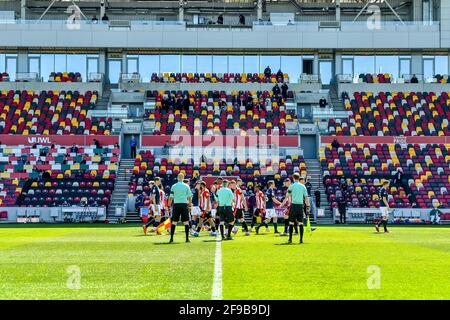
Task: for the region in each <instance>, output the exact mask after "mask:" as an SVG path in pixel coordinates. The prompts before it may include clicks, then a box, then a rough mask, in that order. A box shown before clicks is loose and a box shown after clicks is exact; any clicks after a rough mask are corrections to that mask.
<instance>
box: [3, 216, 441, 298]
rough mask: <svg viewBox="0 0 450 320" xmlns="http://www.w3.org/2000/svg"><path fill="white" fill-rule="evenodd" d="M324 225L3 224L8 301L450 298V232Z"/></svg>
mask: <svg viewBox="0 0 450 320" xmlns="http://www.w3.org/2000/svg"><path fill="white" fill-rule="evenodd" d="M374 231H375V230H374V228H373V227H372V226H344V227H342V226H319V228H318V229H317V230H316V231H314V232H313V234H312V235H310V234H309V233H307V232H305V243H304V244H301V245H300V244H297V242H298V237H296V238H295V239H294V242H295V244H293V245H285V244H284V243H285V242H286V240H287V238H286V237H279V236H275V235H273V234H272V233H265V232H264V231H262V232H261V234H260V235H256V234H254V233H252V234H251V236H249V237H245V236H244V235H243V234H242V233H241V232H239V233H238V234H237V235H236V236H235V240H234V241H225V242H218V241H216V239H215V238H212V237H210V236H209V235H208V234H207V233H203V234H201V236H200V237H198V238H191V241H192V242H191V243H188V244H186V243H184V232H183V230H182V229H181V228H179V229H178V230H177V233H176V235H175V243H174V244H171V245H169V244H167V242H168V240H169V237H168V236H167V235H162V236H156V235H154V234H151V235H148V236H144V235H143V232H142V228H141V227H140V226H138V225H116V226H113V225H0V299H108V300H111V299H146V300H156V299H202V300H203V299H206V300H208V299H212V298H215V299H221V298H222V299H243V300H245V299H263V300H268V299H270V300H271V299H281V300H289V299H301V300H304V299H450V277H448V273H449V271H450V228H448V227H400V226H391V233H390V234H383V233H380V234H376V233H375V232H374Z"/></svg>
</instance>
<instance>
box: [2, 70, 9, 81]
mask: <svg viewBox="0 0 450 320" xmlns="http://www.w3.org/2000/svg"><path fill="white" fill-rule="evenodd" d="M9 80H10V78H9V74H8V73H7V72H2V73H1V74H0V82H8V81H9Z"/></svg>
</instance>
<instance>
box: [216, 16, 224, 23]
mask: <svg viewBox="0 0 450 320" xmlns="http://www.w3.org/2000/svg"><path fill="white" fill-rule="evenodd" d="M217 24H223V15H222V14H220V15H219V16H218V17H217Z"/></svg>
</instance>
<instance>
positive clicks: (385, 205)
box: [375, 180, 389, 233]
mask: <svg viewBox="0 0 450 320" xmlns="http://www.w3.org/2000/svg"><path fill="white" fill-rule="evenodd" d="M388 188H389V181H388V180H385V181H384V182H383V186H382V187H381V188H380V190H379V191H378V198H379V199H380V211H381V220H380V222H378V223H377V224H376V225H375V229H376V230H377V232H380V226H383V228H384V233H389V230H388V228H387V224H388V220H389V201H388V192H387V190H388Z"/></svg>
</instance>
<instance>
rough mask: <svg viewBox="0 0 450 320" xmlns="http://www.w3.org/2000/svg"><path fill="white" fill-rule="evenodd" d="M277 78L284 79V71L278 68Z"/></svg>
mask: <svg viewBox="0 0 450 320" xmlns="http://www.w3.org/2000/svg"><path fill="white" fill-rule="evenodd" d="M277 78H281V79H283V81H284V73H283V72H282V71H281V69H278V72H277Z"/></svg>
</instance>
